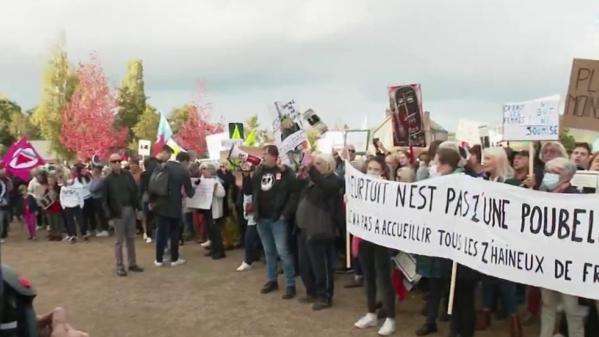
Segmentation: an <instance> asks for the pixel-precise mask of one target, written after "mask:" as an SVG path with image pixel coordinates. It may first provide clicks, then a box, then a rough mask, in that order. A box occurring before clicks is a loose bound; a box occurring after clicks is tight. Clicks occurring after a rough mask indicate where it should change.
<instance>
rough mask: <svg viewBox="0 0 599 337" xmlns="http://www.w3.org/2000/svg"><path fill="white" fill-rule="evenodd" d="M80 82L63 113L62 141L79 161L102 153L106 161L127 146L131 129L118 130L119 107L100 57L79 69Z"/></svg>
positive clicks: (101, 155) (94, 58) (78, 77)
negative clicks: (98, 59) (99, 61)
mask: <svg viewBox="0 0 599 337" xmlns="http://www.w3.org/2000/svg"><path fill="white" fill-rule="evenodd" d="M77 79H78V81H79V83H78V86H77V88H76V89H75V92H74V93H73V96H72V97H71V101H70V102H69V104H68V105H67V106H66V107H65V109H64V110H63V112H62V130H61V131H62V133H61V136H60V141H61V142H62V144H63V145H64V146H65V147H66V148H68V149H69V150H71V151H73V152H75V153H76V154H77V157H78V158H79V159H82V160H85V159H88V158H91V157H92V156H93V155H94V154H98V155H99V156H100V157H102V158H106V157H107V156H108V155H109V154H110V153H111V152H113V151H116V150H120V149H122V148H124V147H125V143H126V140H127V130H126V129H125V128H122V129H120V130H117V129H116V128H115V123H114V121H115V113H116V111H117V110H116V108H117V103H116V99H115V97H114V94H113V92H112V91H111V90H110V88H109V87H108V84H107V81H106V77H105V76H104V72H103V71H102V67H101V66H100V64H99V63H98V61H97V59H96V57H95V56H94V55H92V60H91V62H89V63H86V64H80V65H79V69H78V70H77Z"/></svg>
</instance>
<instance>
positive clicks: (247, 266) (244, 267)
mask: <svg viewBox="0 0 599 337" xmlns="http://www.w3.org/2000/svg"><path fill="white" fill-rule="evenodd" d="M250 269H252V265H251V264H247V263H246V262H245V261H243V262H241V265H240V266H239V267H237V271H246V270H250Z"/></svg>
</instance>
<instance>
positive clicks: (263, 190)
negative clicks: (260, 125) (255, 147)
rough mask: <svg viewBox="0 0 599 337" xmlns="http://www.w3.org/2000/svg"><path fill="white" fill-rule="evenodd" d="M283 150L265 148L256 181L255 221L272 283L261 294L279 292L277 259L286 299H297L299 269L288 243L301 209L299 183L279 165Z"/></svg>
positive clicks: (254, 197)
mask: <svg viewBox="0 0 599 337" xmlns="http://www.w3.org/2000/svg"><path fill="white" fill-rule="evenodd" d="M278 159H279V150H278V148H277V147H276V146H275V145H266V146H264V148H263V154H262V164H261V165H260V166H259V167H258V168H257V170H256V172H255V174H254V177H253V178H252V185H253V186H252V195H253V201H254V212H255V213H254V218H255V219H256V223H257V226H258V227H257V229H258V234H259V236H260V240H261V241H262V246H263V247H264V255H265V256H266V276H267V278H268V281H267V282H266V284H264V286H263V287H262V290H261V293H263V294H267V293H270V292H272V291H274V290H276V289H278V283H277V255H278V257H280V258H281V261H282V263H283V272H284V274H285V279H286V283H287V284H286V288H285V294H284V295H283V299H291V298H293V297H295V294H296V290H295V267H294V264H293V257H292V255H291V252H290V249H289V242H288V239H287V236H288V228H287V226H289V221H290V220H291V219H292V218H293V216H294V213H295V208H296V207H297V198H298V193H297V187H298V186H297V181H296V178H295V174H294V172H292V171H291V169H290V168H288V167H286V166H279V165H277V162H278Z"/></svg>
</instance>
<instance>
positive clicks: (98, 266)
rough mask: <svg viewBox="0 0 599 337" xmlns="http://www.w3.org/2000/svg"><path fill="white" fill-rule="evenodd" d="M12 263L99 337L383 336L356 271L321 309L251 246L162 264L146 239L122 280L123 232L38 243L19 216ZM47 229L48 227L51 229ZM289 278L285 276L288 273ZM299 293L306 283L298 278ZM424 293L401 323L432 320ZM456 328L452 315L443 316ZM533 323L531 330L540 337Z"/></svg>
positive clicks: (9, 247) (43, 306)
mask: <svg viewBox="0 0 599 337" xmlns="http://www.w3.org/2000/svg"><path fill="white" fill-rule="evenodd" d="M11 228H12V232H11V234H10V237H9V240H8V242H7V243H6V244H3V245H2V263H3V264H8V265H10V266H12V267H13V268H15V269H16V270H17V271H18V272H19V273H20V275H22V276H25V277H27V278H29V279H30V280H31V281H32V282H33V284H34V286H35V287H36V288H37V291H38V297H37V299H36V300H35V304H36V310H37V311H38V313H42V312H46V311H48V310H51V309H52V308H54V307H56V306H63V307H65V308H66V309H67V313H68V315H69V321H70V322H72V324H73V325H74V326H76V327H78V328H80V329H83V330H85V331H88V332H89V333H90V335H91V336H92V337H150V336H152V337H172V336H179V337H197V336H310V337H317V336H377V334H376V331H377V330H376V329H367V330H364V331H360V330H357V329H354V328H353V323H354V322H355V321H356V320H357V319H358V318H359V317H360V315H362V314H364V312H365V297H364V295H363V288H357V289H344V288H343V287H342V285H343V284H345V283H347V282H348V281H349V279H350V275H337V279H336V287H337V289H336V293H335V298H334V306H333V308H331V309H328V310H323V311H319V312H314V311H312V310H311V308H310V306H308V305H304V304H301V303H299V302H298V301H297V300H296V299H293V300H288V301H286V300H282V299H281V295H282V292H281V290H279V291H278V292H277V293H271V294H268V295H262V294H260V293H259V289H260V287H261V286H262V284H263V282H264V281H265V275H264V273H265V270H264V269H265V268H264V264H262V263H261V262H258V263H256V264H255V266H254V269H253V270H251V271H248V272H243V273H238V272H236V271H235V268H236V267H237V266H238V265H239V263H240V262H241V259H242V256H243V251H242V250H234V251H229V252H227V258H226V259H223V260H218V261H213V260H211V259H210V258H207V257H204V256H203V253H204V252H203V249H202V248H201V247H200V246H199V245H198V244H196V243H187V244H186V245H185V246H183V247H181V248H182V249H181V251H182V254H183V256H184V257H185V258H186V259H187V261H188V262H187V264H186V265H183V266H178V267H174V268H170V267H163V268H157V267H154V265H153V260H154V258H153V256H154V245H149V244H145V243H143V242H142V241H141V240H138V241H137V243H136V244H137V246H136V247H137V253H138V263H139V264H140V265H141V266H143V267H145V268H146V271H145V272H144V273H141V274H134V275H130V276H128V277H125V278H117V277H116V276H115V274H114V257H113V256H114V253H113V252H114V251H113V238H94V239H92V240H91V242H86V243H84V242H79V243H77V244H74V245H70V244H66V243H62V242H48V241H46V240H45V239H43V238H40V239H39V240H38V241H34V242H32V241H28V240H26V239H25V234H24V233H23V231H22V226H21V225H20V224H17V223H13V224H12V226H11ZM44 235H45V232H42V235H40V236H41V237H43V236H44ZM279 285H280V286H282V285H283V280H282V279H281V278H280V279H279ZM298 285H299V287H298V292H299V293H300V294H301V293H302V291H303V288H302V287H301V281H300V280H299V278H298ZM421 296H422V294H420V293H413V294H411V296H410V298H409V299H407V300H406V301H404V302H402V303H398V305H397V326H398V331H397V332H396V333H395V335H394V336H399V337H403V336H405V337H408V336H415V334H414V331H415V330H416V329H417V327H418V326H420V324H422V323H423V322H424V317H423V316H421V315H420V313H419V311H420V309H421V307H422V300H421ZM439 328H440V332H438V333H437V334H435V335H432V336H443V337H444V336H447V331H448V323H440V327H439ZM507 329H508V326H507V324H506V322H493V329H492V330H491V331H486V332H483V333H477V336H481V337H495V336H497V337H499V336H508V335H509V334H508V330H507ZM536 331H538V329H537V328H533V329H532V330H531V329H530V328H528V329H526V332H527V333H526V335H527V336H535V335H538V333H537V332H536Z"/></svg>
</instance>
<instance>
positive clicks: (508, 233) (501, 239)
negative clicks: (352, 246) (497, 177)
mask: <svg viewBox="0 0 599 337" xmlns="http://www.w3.org/2000/svg"><path fill="white" fill-rule="evenodd" d="M345 167H346V177H345V182H346V195H347V229H348V231H349V232H351V233H352V234H354V235H356V236H358V237H361V238H363V239H365V240H368V241H371V242H374V243H376V244H379V245H382V246H386V247H389V248H394V249H398V250H402V251H404V252H408V253H413V254H420V255H427V256H438V257H443V258H447V259H452V260H454V261H456V262H458V263H460V264H463V265H466V266H468V267H470V268H473V269H475V270H478V271H480V272H482V273H484V274H488V275H492V276H496V277H500V278H504V279H508V280H510V281H514V282H518V283H523V284H530V285H534V286H539V287H542V288H549V289H554V290H557V291H560V292H563V293H568V294H572V295H576V296H581V297H587V298H594V299H599V254H598V252H599V202H598V198H597V196H596V195H584V194H569V195H568V196H567V197H565V196H564V195H563V194H558V193H548V192H540V191H534V190H528V189H524V188H521V187H517V186H511V185H507V184H501V183H495V182H489V181H485V180H482V179H476V178H472V177H469V176H465V175H463V174H452V175H448V176H443V177H438V178H433V179H428V180H425V181H422V182H420V183H414V184H404V183H398V182H393V181H387V180H382V179H376V178H372V177H369V176H366V175H364V174H362V173H361V172H359V171H358V170H356V169H355V168H353V167H352V166H351V165H350V164H348V163H346V165H345Z"/></svg>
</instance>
